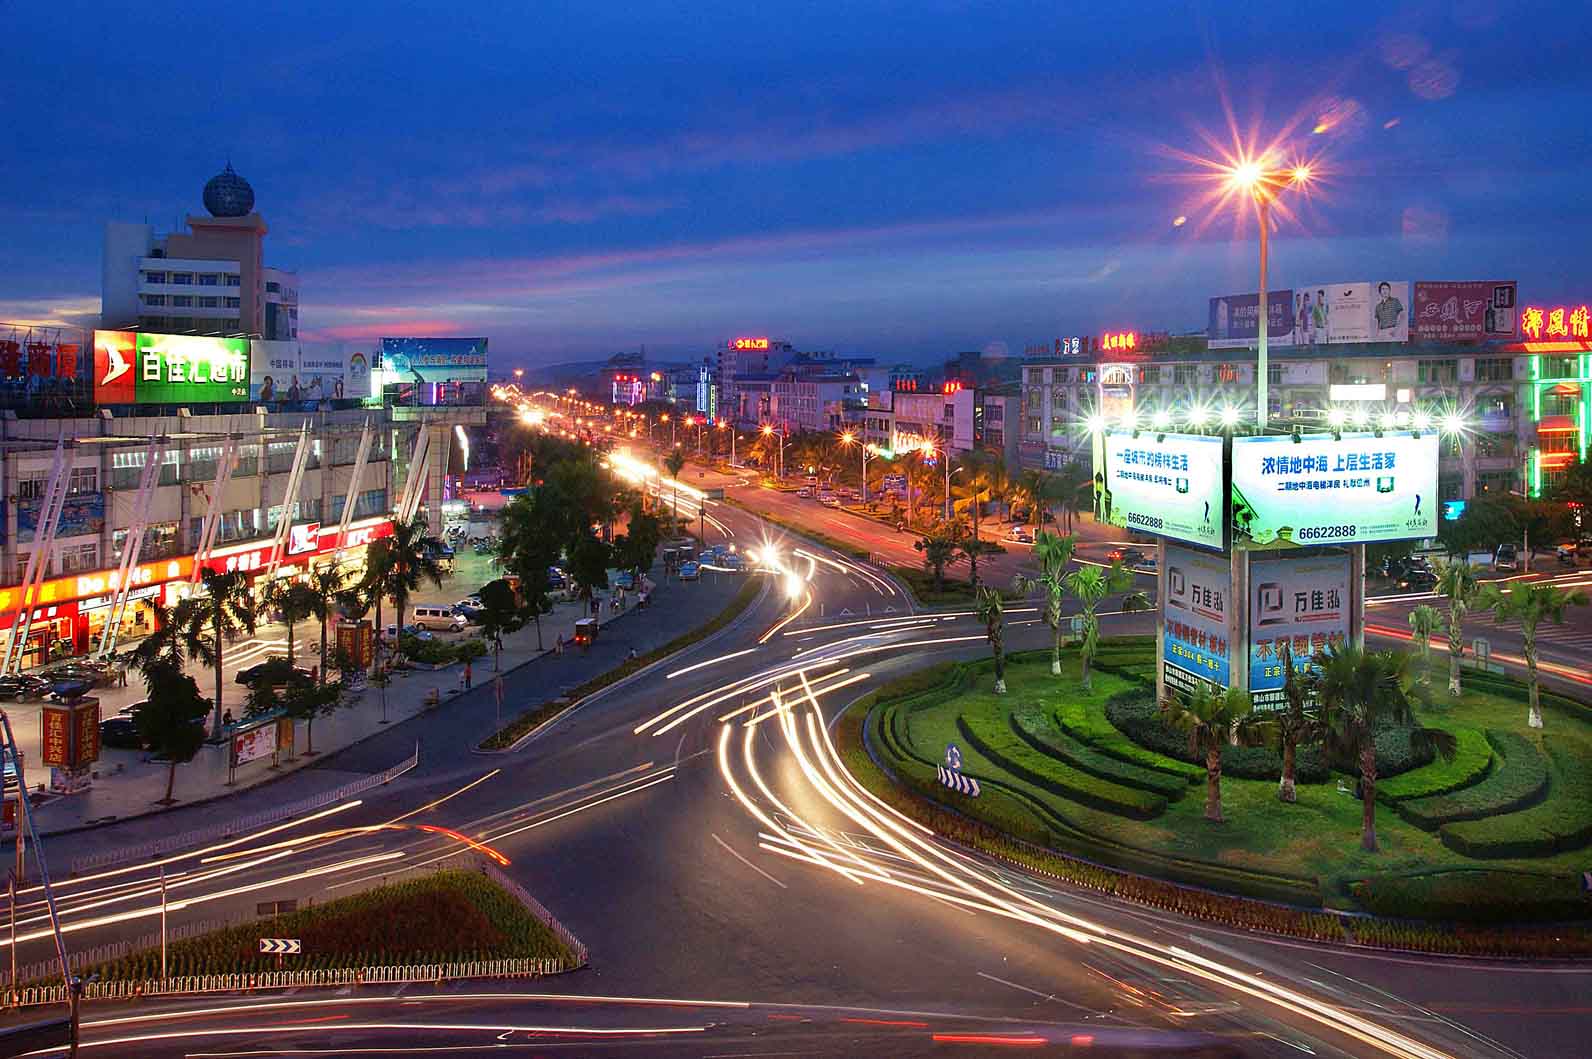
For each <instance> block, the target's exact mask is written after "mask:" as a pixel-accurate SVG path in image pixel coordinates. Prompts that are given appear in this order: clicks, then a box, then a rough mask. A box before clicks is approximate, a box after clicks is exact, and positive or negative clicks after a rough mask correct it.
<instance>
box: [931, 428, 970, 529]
mask: <svg viewBox="0 0 1592 1059" xmlns="http://www.w3.org/2000/svg"><path fill="white" fill-rule="evenodd" d="M936 453H940V454H941V457H942V458H941V460H940V462H941V463H942V464H943V465H944V466H945V521H946V522H947V523H950V521H951V446H949V445H947V446H945V448H944V450H940V449H937V448H935V447H934V442H932V441H925V442H924V443H923V455H925V456H933V455H935V454H936ZM961 469H962V468H960V467H958V468H957V471H961Z"/></svg>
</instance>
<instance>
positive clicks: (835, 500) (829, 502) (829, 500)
mask: <svg viewBox="0 0 1592 1059" xmlns="http://www.w3.org/2000/svg"><path fill="white" fill-rule="evenodd" d="M818 502H819V503H820V504H822V505H824V506H825V507H839V506H840V497H838V496H836V495H835V494H834V493H821V494H819V497H818Z"/></svg>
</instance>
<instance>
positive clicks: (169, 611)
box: [128, 599, 199, 676]
mask: <svg viewBox="0 0 1592 1059" xmlns="http://www.w3.org/2000/svg"><path fill="white" fill-rule="evenodd" d="M146 605H147V606H148V607H149V617H150V622H151V624H152V625H153V627H154V631H153V632H151V633H150V634H149V635H148V636H146V637H144V638H143V639H142V640H140V641H138V646H136V647H134V648H133V649H132V651H131V652H130V657H129V659H128V666H129V668H131V669H136V670H137V671H138V672H140V673H143V674H145V675H146V676H147V675H148V673H149V671H150V668H151V667H152V666H160V665H170V666H173V667H175V668H176V669H177V670H178V671H179V672H181V671H182V669H183V666H184V664H185V658H184V652H185V651H187V649H188V645H187V641H186V639H185V635H184V631H185V630H186V629H188V628H191V627H192V626H193V624H194V620H193V617H192V614H193V611H194V609H195V608H197V607H198V606H199V601H198V600H196V599H185V600H183V601H182V602H181V603H178V604H177V605H176V606H175V607H168V606H166V605H165V604H163V603H161V602H160V600H158V599H150V600H149V601H148V602H147V604H146Z"/></svg>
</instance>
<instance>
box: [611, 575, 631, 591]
mask: <svg viewBox="0 0 1592 1059" xmlns="http://www.w3.org/2000/svg"><path fill="white" fill-rule="evenodd" d="M614 587H615V588H622V589H624V590H625V591H626V592H630V591H632V590H633V589H635V587H636V575H635V574H633V573H631V572H630V571H629V570H621V571H619V572H618V573H617V574H615V575H614Z"/></svg>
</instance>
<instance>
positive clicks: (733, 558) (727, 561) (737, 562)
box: [719, 552, 746, 574]
mask: <svg viewBox="0 0 1592 1059" xmlns="http://www.w3.org/2000/svg"><path fill="white" fill-rule="evenodd" d="M719 565H720V566H722V567H724V569H726V570H728V571H729V572H730V573H732V574H739V573H744V572H745V571H746V565H745V564H744V563H742V562H741V557H740V556H739V555H736V554H735V553H734V552H731V553H730V554H729V555H726V556H724V558H722V559H720V560H719Z"/></svg>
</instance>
